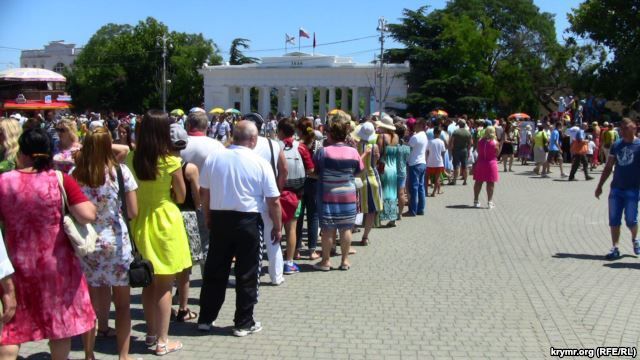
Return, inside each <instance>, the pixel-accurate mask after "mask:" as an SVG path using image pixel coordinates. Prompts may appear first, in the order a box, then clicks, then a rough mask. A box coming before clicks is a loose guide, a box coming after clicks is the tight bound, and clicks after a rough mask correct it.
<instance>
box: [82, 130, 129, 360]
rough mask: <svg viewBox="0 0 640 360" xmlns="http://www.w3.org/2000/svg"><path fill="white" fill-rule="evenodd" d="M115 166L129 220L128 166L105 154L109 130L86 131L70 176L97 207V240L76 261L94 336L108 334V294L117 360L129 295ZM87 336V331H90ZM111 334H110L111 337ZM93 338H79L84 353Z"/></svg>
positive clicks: (123, 353) (125, 333) (125, 345)
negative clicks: (113, 311)
mask: <svg viewBox="0 0 640 360" xmlns="http://www.w3.org/2000/svg"><path fill="white" fill-rule="evenodd" d="M118 166H119V167H120V172H121V174H122V178H123V182H124V192H125V199H126V204H127V213H128V215H129V217H131V218H133V217H135V216H136V214H137V212H138V206H137V200H136V192H135V191H136V189H137V188H138V185H137V184H136V181H135V180H134V179H133V175H132V174H131V171H130V170H129V168H127V166H126V165H124V164H118V162H117V161H116V159H115V157H114V155H113V152H112V151H111V135H110V134H109V130H107V128H104V127H99V128H97V129H95V130H94V131H93V132H89V133H87V135H86V137H85V139H84V143H83V147H82V150H80V151H79V152H78V153H77V156H76V168H75V169H74V171H73V177H74V178H75V179H76V180H77V181H78V183H79V184H80V185H81V188H82V192H83V193H84V194H85V195H86V196H87V197H88V198H89V199H90V200H91V201H92V202H93V203H94V204H95V205H96V206H97V208H98V217H97V219H96V222H95V223H94V224H93V225H94V227H95V229H96V232H97V233H98V235H99V237H98V240H97V241H96V251H95V252H94V253H92V254H89V255H87V256H85V257H84V258H82V259H81V263H82V268H83V270H84V273H85V276H86V277H87V282H88V283H89V287H90V288H89V291H90V294H91V302H92V303H93V308H94V310H95V312H96V315H97V317H98V335H101V336H103V337H106V336H109V335H110V334H109V333H110V332H111V331H113V329H110V328H109V308H110V305H111V294H112V291H113V302H114V304H115V308H116V329H115V333H116V338H117V343H118V354H119V355H120V359H126V358H127V356H128V353H129V337H130V335H131V313H130V294H129V276H128V273H127V271H128V270H129V264H131V261H132V260H133V255H132V254H131V240H130V237H129V231H128V230H127V224H126V221H127V219H124V218H123V215H122V211H121V206H122V200H121V199H120V193H119V183H118V175H117V170H116V167H118ZM91 334H93V333H91ZM111 336H112V335H111ZM94 343H95V338H94V337H93V336H89V337H88V339H85V353H87V354H89V356H88V357H89V358H92V357H93V347H94Z"/></svg>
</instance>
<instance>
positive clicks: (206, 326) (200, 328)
mask: <svg viewBox="0 0 640 360" xmlns="http://www.w3.org/2000/svg"><path fill="white" fill-rule="evenodd" d="M215 324H216V322H215V321H214V322H212V323H211V324H198V331H204V332H207V331H211V328H212V327H213V326H214V325H215Z"/></svg>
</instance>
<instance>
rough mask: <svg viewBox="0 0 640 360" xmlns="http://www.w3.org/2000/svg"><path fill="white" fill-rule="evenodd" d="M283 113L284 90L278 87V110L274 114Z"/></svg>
mask: <svg viewBox="0 0 640 360" xmlns="http://www.w3.org/2000/svg"><path fill="white" fill-rule="evenodd" d="M283 111H284V88H283V87H279V88H278V108H277V109H276V114H277V113H279V112H283ZM276 114H274V115H276Z"/></svg>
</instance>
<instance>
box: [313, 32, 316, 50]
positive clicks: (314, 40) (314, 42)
mask: <svg viewBox="0 0 640 360" xmlns="http://www.w3.org/2000/svg"><path fill="white" fill-rule="evenodd" d="M313 48H314V49H315V48H316V32H315V31H314V32H313Z"/></svg>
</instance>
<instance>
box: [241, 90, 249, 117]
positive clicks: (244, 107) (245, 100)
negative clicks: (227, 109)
mask: <svg viewBox="0 0 640 360" xmlns="http://www.w3.org/2000/svg"><path fill="white" fill-rule="evenodd" d="M240 111H242V113H243V114H246V113H248V112H251V87H250V86H243V87H242V103H241V104H240Z"/></svg>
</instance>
